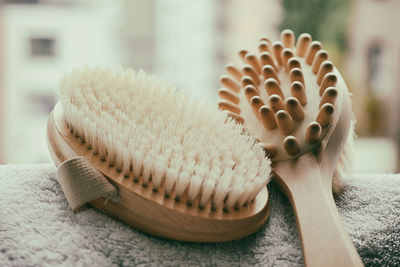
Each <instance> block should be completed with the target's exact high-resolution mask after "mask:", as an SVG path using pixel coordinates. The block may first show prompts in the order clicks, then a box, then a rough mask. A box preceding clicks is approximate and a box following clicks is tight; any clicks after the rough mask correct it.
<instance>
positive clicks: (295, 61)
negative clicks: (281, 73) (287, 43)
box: [287, 57, 301, 71]
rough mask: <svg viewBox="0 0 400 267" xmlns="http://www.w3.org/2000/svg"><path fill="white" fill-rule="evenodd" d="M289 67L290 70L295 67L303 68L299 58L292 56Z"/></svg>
mask: <svg viewBox="0 0 400 267" xmlns="http://www.w3.org/2000/svg"><path fill="white" fill-rule="evenodd" d="M287 68H288V71H291V70H292V69H294V68H298V69H301V64H300V61H299V60H298V59H297V58H295V57H292V58H291V59H289V60H288V63H287Z"/></svg>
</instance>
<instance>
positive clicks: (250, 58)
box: [245, 53, 261, 75]
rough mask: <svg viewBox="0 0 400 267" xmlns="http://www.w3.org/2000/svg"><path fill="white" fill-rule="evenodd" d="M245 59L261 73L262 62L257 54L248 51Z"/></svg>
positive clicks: (258, 73)
mask: <svg viewBox="0 0 400 267" xmlns="http://www.w3.org/2000/svg"><path fill="white" fill-rule="evenodd" d="M245 61H246V63H247V64H249V65H250V66H252V67H253V69H254V70H255V72H256V73H257V75H260V74H261V63H260V61H259V60H258V57H257V56H256V55H255V54H252V53H247V54H246V56H245Z"/></svg>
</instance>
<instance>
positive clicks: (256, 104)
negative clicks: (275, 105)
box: [250, 95, 265, 119]
mask: <svg viewBox="0 0 400 267" xmlns="http://www.w3.org/2000/svg"><path fill="white" fill-rule="evenodd" d="M250 105H251V108H252V109H253V113H254V115H256V117H257V118H258V119H259V118H260V114H259V110H260V108H261V106H264V105H265V103H264V101H263V100H262V99H261V97H260V96H257V95H256V96H253V97H252V98H251V99H250Z"/></svg>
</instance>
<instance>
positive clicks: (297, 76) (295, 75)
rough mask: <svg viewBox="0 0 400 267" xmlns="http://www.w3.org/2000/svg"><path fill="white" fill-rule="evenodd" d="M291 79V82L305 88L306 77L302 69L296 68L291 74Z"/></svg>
mask: <svg viewBox="0 0 400 267" xmlns="http://www.w3.org/2000/svg"><path fill="white" fill-rule="evenodd" d="M289 78H290V82H291V83H293V82H300V83H301V84H303V86H305V84H304V76H303V72H302V71H301V69H299V68H294V69H292V70H291V71H290V72H289Z"/></svg>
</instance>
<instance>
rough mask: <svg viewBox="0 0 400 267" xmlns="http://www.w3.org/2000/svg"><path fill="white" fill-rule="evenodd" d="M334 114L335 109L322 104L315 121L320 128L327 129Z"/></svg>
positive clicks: (328, 104) (329, 105) (330, 105)
mask: <svg viewBox="0 0 400 267" xmlns="http://www.w3.org/2000/svg"><path fill="white" fill-rule="evenodd" d="M334 112H335V107H334V106H333V105H332V104H330V103H326V104H323V105H322V107H321V108H320V110H319V112H318V115H317V119H316V121H317V122H318V123H319V124H320V125H321V127H322V128H324V127H327V126H328V125H329V124H330V123H331V121H332V117H333V113H334Z"/></svg>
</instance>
